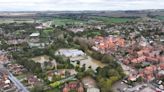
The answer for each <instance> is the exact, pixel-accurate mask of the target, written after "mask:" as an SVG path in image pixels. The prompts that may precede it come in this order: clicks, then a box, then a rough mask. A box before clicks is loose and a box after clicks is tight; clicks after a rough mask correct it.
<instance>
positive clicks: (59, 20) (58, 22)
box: [53, 18, 86, 26]
mask: <svg viewBox="0 0 164 92" xmlns="http://www.w3.org/2000/svg"><path fill="white" fill-rule="evenodd" d="M53 23H54V24H55V25H58V26H61V25H65V24H77V25H78V24H79V25H80V24H85V23H86V22H85V21H81V20H75V19H68V18H55V19H53Z"/></svg>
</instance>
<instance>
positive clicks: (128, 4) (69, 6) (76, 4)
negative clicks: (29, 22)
mask: <svg viewBox="0 0 164 92" xmlns="http://www.w3.org/2000/svg"><path fill="white" fill-rule="evenodd" d="M140 9H164V0H0V11H45V10H56V11H63V10H140Z"/></svg>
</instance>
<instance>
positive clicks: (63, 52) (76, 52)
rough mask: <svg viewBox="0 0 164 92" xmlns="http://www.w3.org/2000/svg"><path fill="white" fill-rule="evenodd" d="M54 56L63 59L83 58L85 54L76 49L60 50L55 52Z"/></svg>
mask: <svg viewBox="0 0 164 92" xmlns="http://www.w3.org/2000/svg"><path fill="white" fill-rule="evenodd" d="M56 55H62V56H65V57H77V56H84V55H85V53H84V52H83V51H81V50H78V49H60V50H58V51H57V52H56Z"/></svg>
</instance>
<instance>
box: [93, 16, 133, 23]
mask: <svg viewBox="0 0 164 92" xmlns="http://www.w3.org/2000/svg"><path fill="white" fill-rule="evenodd" d="M93 19H94V20H98V21H102V22H104V23H106V24H111V23H125V22H127V21H132V20H134V19H133V18H116V17H115V18H114V17H93Z"/></svg>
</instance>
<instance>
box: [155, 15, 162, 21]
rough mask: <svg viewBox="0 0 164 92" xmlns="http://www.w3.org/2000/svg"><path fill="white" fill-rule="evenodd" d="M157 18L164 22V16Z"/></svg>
mask: <svg viewBox="0 0 164 92" xmlns="http://www.w3.org/2000/svg"><path fill="white" fill-rule="evenodd" d="M155 18H156V19H159V20H162V21H164V16H156V17H155Z"/></svg>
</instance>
